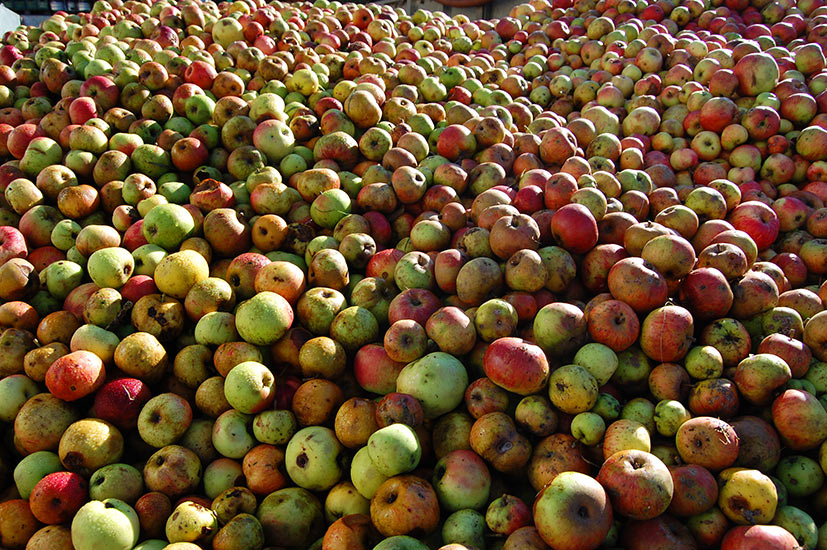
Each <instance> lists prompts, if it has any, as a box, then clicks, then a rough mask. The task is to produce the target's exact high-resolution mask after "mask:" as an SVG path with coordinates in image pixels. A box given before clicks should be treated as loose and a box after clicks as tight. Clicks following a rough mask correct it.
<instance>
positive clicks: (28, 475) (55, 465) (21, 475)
mask: <svg viewBox="0 0 827 550" xmlns="http://www.w3.org/2000/svg"><path fill="white" fill-rule="evenodd" d="M62 470H63V465H62V464H61V463H60V457H58V456H57V454H56V453H53V452H51V451H37V452H34V453H32V454H30V455H28V456H25V457H23V458H22V459H20V462H18V463H17V466H15V467H14V484H15V486H16V487H17V492H18V493H20V496H21V498H29V495H30V494H31V492H32V489H34V486H35V485H37V482H38V481H40V480H41V479H43V478H44V477H46V476H47V475H49V474H53V473H55V472H60V471H62Z"/></svg>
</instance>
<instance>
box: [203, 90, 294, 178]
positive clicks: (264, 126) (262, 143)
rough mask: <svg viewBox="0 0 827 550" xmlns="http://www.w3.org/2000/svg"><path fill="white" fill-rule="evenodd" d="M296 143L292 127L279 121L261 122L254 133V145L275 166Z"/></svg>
mask: <svg viewBox="0 0 827 550" xmlns="http://www.w3.org/2000/svg"><path fill="white" fill-rule="evenodd" d="M194 97H195V96H194ZM295 142H296V138H295V137H294V136H293V131H292V130H290V127H289V126H287V124H285V123H284V122H282V121H280V120H277V119H269V120H265V121H264V122H261V123H260V124H259V125H258V126H257V127H256V129H255V131H254V132H253V145H255V146H256V149H258V150H259V151H261V152H263V153H264V154H265V155H267V159H268V160H269V161H270V163H271V164H273V165H278V163H279V162H281V159H283V158H284V157H286V156H287V155H288V154H289V153H290V152H292V149H293V145H294V144H295Z"/></svg>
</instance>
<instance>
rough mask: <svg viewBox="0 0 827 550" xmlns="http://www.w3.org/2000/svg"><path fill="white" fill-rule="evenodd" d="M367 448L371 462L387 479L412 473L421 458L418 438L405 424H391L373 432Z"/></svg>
mask: <svg viewBox="0 0 827 550" xmlns="http://www.w3.org/2000/svg"><path fill="white" fill-rule="evenodd" d="M367 446H368V453H369V454H370V460H371V462H373V465H374V466H375V467H376V469H377V470H379V472H380V473H382V475H385V476H387V477H393V476H396V475H399V474H404V473H405V472H410V471H412V470H413V469H414V468H416V467H417V466H418V465H419V460H420V458H422V447H421V446H420V444H419V437H418V436H417V435H416V432H415V431H414V429H413V428H411V427H410V426H408V425H407V424H401V423H396V424H391V425H390V426H386V427H384V428H381V429H379V430H377V431H375V432H373V434H371V436H370V438H369V439H368V445H367Z"/></svg>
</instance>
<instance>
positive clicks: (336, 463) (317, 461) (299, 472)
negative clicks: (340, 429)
mask: <svg viewBox="0 0 827 550" xmlns="http://www.w3.org/2000/svg"><path fill="white" fill-rule="evenodd" d="M343 452H344V447H343V446H342V444H341V443H339V440H338V439H336V434H335V433H334V432H333V430H331V429H330V428H325V427H322V426H309V427H307V428H304V429H301V430H299V431H298V432H296V434H295V435H294V436H293V437H292V438H291V439H290V442H289V443H288V444H287V449H286V450H285V452H284V463H285V466H286V468H287V475H289V476H290V479H292V480H293V482H294V483H295V484H296V485H298V486H299V487H302V488H304V489H308V490H310V491H326V490H328V489H330V488H331V487H333V486H334V485H336V483H337V482H338V481H339V479H340V478H341V477H342V456H341V455H342V453H343Z"/></svg>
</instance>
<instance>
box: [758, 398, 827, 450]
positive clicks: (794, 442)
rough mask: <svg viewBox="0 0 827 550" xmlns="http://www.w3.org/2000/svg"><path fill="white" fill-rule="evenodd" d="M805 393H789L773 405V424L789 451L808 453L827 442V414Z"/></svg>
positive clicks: (777, 399) (776, 399)
mask: <svg viewBox="0 0 827 550" xmlns="http://www.w3.org/2000/svg"><path fill="white" fill-rule="evenodd" d="M818 405H819V402H818V400H817V399H815V397H814V396H813V395H812V394H810V393H808V392H805V391H800V390H786V391H785V392H784V393H782V394H781V395H779V396H778V397H776V398H775V401H773V404H772V419H773V424H774V425H775V427H776V429H777V430H778V433H779V435H780V436H781V439H782V441H783V442H784V443H785V444H786V446H787V447H790V448H792V449H795V450H799V451H805V450H808V449H812V448H814V447H816V446H817V445H819V444H820V443H821V442H822V441H824V440H825V439H827V433H825V432H827V426H825V421H827V411H825V410H824V407H819V406H818Z"/></svg>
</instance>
